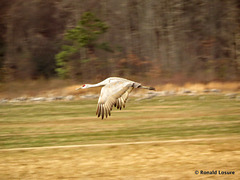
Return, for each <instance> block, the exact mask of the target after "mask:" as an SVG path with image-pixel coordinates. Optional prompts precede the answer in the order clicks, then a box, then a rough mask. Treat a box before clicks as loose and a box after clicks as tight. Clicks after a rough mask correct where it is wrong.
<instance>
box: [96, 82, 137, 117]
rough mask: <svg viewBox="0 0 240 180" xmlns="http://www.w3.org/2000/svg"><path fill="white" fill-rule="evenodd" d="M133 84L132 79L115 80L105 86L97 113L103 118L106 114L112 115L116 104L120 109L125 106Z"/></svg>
mask: <svg viewBox="0 0 240 180" xmlns="http://www.w3.org/2000/svg"><path fill="white" fill-rule="evenodd" d="M133 84H134V83H133V82H131V81H114V82H111V83H109V84H107V85H106V86H104V87H103V88H102V90H101V93H100V96H99V99H98V105H97V111H96V115H98V117H99V116H101V117H102V119H103V118H104V116H106V118H107V117H108V115H109V116H110V115H111V110H112V107H113V106H114V105H115V106H117V108H120V109H121V108H122V107H125V103H126V100H127V98H128V95H129V93H130V92H131V91H132V89H133Z"/></svg>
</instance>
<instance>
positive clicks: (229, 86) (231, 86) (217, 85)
mask: <svg viewBox="0 0 240 180" xmlns="http://www.w3.org/2000/svg"><path fill="white" fill-rule="evenodd" d="M157 89H158V90H176V91H179V90H182V89H189V90H193V91H203V90H205V89H220V90H222V91H239V90H240V82H210V83H207V84H202V83H185V84H184V85H182V86H179V85H175V84H171V83H168V84H164V85H161V86H157Z"/></svg>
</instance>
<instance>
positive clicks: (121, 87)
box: [76, 77, 155, 119]
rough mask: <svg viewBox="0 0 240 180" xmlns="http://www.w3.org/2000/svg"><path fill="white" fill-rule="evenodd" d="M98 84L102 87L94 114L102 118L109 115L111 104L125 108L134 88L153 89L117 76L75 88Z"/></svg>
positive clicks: (90, 86) (97, 85)
mask: <svg viewBox="0 0 240 180" xmlns="http://www.w3.org/2000/svg"><path fill="white" fill-rule="evenodd" d="M99 86H103V87H102V89H101V93H100V96H99V99H98V105H97V111H96V115H97V116H98V117H100V116H101V117H102V119H103V118H104V115H105V116H106V118H107V117H108V115H109V116H111V110H112V107H113V106H115V107H117V108H118V109H120V110H121V109H122V108H125V103H126V101H127V99H128V96H129V94H130V92H131V91H132V90H133V89H134V88H142V89H148V90H155V88H153V87H147V86H142V85H141V84H140V83H137V82H134V81H130V80H127V79H124V78H119V77H109V78H107V79H105V80H103V81H102V82H99V83H97V84H84V85H83V86H81V87H79V88H77V89H76V90H79V89H87V88H92V87H99Z"/></svg>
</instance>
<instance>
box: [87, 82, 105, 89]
mask: <svg viewBox="0 0 240 180" xmlns="http://www.w3.org/2000/svg"><path fill="white" fill-rule="evenodd" d="M104 85H106V84H105V83H103V82H100V83H97V84H88V87H89V88H92V87H99V86H104Z"/></svg>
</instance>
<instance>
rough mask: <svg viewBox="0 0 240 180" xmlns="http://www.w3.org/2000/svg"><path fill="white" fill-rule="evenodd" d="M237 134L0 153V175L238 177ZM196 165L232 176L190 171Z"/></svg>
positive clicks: (64, 177) (6, 177)
mask: <svg viewBox="0 0 240 180" xmlns="http://www.w3.org/2000/svg"><path fill="white" fill-rule="evenodd" d="M239 149H240V141H239V139H235V140H234V139H232V140H231V139H228V140H226V139H225V140H224V139H219V140H212V141H203V142H179V143H159V144H157V143H156V144H148V145H146V144H145V145H123V146H105V147H82V148H79V147H78V148H68V149H66V148H64V149H45V150H43V149H41V150H24V151H23V150H22V151H9V152H1V154H0V176H1V178H2V179H29V180H30V179H153V180H155V179H207V178H208V179H239V178H240V176H239V172H240V151H239ZM196 170H198V171H200V170H205V171H206V170H207V171H212V170H220V171H235V173H236V174H235V175H219V174H217V175H203V174H199V175H196V174H195V171H196Z"/></svg>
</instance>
